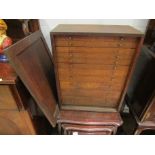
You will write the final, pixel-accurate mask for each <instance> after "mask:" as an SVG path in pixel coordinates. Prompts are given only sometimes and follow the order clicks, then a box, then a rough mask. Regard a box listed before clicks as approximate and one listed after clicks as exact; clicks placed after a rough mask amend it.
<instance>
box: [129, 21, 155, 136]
mask: <svg viewBox="0 0 155 155" xmlns="http://www.w3.org/2000/svg"><path fill="white" fill-rule="evenodd" d="M154 32H155V20H150V21H149V23H148V26H147V30H146V34H145V39H144V43H143V47H142V49H141V52H140V56H139V58H138V60H137V63H136V67H135V70H134V73H133V76H132V78H131V82H130V85H129V88H128V91H127V95H126V102H127V104H128V105H129V109H130V111H131V114H132V117H133V118H134V119H133V121H132V122H133V126H134V130H133V131H132V132H131V133H130V134H132V133H134V134H141V133H143V131H146V130H155V120H154V113H155V108H154V106H155V102H154V98H155V83H154V79H155V70H154V68H155V50H154V43H155V35H154V34H155V33H154ZM132 122H131V123H132Z"/></svg>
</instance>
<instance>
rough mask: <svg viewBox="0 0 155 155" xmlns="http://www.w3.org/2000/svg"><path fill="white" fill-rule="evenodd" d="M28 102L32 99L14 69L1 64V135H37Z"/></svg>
mask: <svg viewBox="0 0 155 155" xmlns="http://www.w3.org/2000/svg"><path fill="white" fill-rule="evenodd" d="M28 102H31V97H30V95H29V93H28V92H27V91H26V89H25V87H24V86H23V84H22V83H21V81H20V80H19V79H18V77H17V75H16V74H15V72H14V70H13V69H12V67H11V66H10V65H9V64H7V63H0V134H9V135H10V134H16V135H19V134H36V130H35V127H34V123H33V121H32V118H31V115H30V113H29V110H28V109H27V104H28Z"/></svg>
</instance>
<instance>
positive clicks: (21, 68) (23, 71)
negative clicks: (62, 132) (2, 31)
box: [5, 31, 58, 126]
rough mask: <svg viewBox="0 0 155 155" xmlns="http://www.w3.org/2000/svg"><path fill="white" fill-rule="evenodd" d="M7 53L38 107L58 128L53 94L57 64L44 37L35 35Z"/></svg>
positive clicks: (56, 108)
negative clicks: (54, 68) (53, 60)
mask: <svg viewBox="0 0 155 155" xmlns="http://www.w3.org/2000/svg"><path fill="white" fill-rule="evenodd" d="M5 53H6V55H7V56H8V58H9V61H10V63H11V65H12V66H13V68H14V69H15V71H16V72H17V74H18V75H19V77H20V78H21V80H22V81H23V83H24V84H25V86H26V87H27V89H28V90H29V91H30V93H31V95H32V96H33V98H34V99H35V101H36V102H37V104H38V106H39V107H40V108H41V110H42V111H43V113H44V114H45V116H46V117H47V118H48V120H49V121H50V123H51V124H52V125H53V126H55V125H56V118H57V114H58V106H57V104H56V95H54V92H55V91H53V87H54V85H55V84H53V82H54V81H53V80H54V72H53V63H52V58H51V55H50V53H49V51H48V47H47V45H46V43H45V40H44V38H43V35H42V33H41V32H40V31H37V32H35V33H33V34H31V35H30V36H28V37H26V38H24V39H23V40H21V41H19V42H17V43H16V44H14V45H13V46H11V47H9V48H8V49H6V50H5ZM54 83H55V82H54Z"/></svg>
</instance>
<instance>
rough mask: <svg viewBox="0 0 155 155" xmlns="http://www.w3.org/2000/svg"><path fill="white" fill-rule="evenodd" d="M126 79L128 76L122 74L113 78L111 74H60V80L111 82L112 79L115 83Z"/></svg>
mask: <svg viewBox="0 0 155 155" xmlns="http://www.w3.org/2000/svg"><path fill="white" fill-rule="evenodd" d="M125 79H126V76H121V75H118V76H115V77H113V78H112V79H111V77H109V76H103V77H102V76H82V75H77V76H74V75H69V76H66V75H65V76H63V75H62V74H60V76H59V80H60V81H72V80H74V81H76V82H81V81H83V82H100V83H102V82H110V81H113V82H115V83H118V82H120V81H125Z"/></svg>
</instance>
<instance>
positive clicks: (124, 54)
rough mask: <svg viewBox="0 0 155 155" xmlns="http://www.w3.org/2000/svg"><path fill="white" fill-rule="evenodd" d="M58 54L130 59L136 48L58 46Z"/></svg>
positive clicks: (61, 55)
mask: <svg viewBox="0 0 155 155" xmlns="http://www.w3.org/2000/svg"><path fill="white" fill-rule="evenodd" d="M56 50H57V54H56V56H57V57H58V58H59V57H62V58H69V57H88V58H94V57H96V58H98V57H102V58H115V57H116V56H119V57H120V58H125V59H128V58H130V57H131V56H133V54H134V53H135V49H119V48H118V49H117V48H84V47H70V48H69V47H56Z"/></svg>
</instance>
